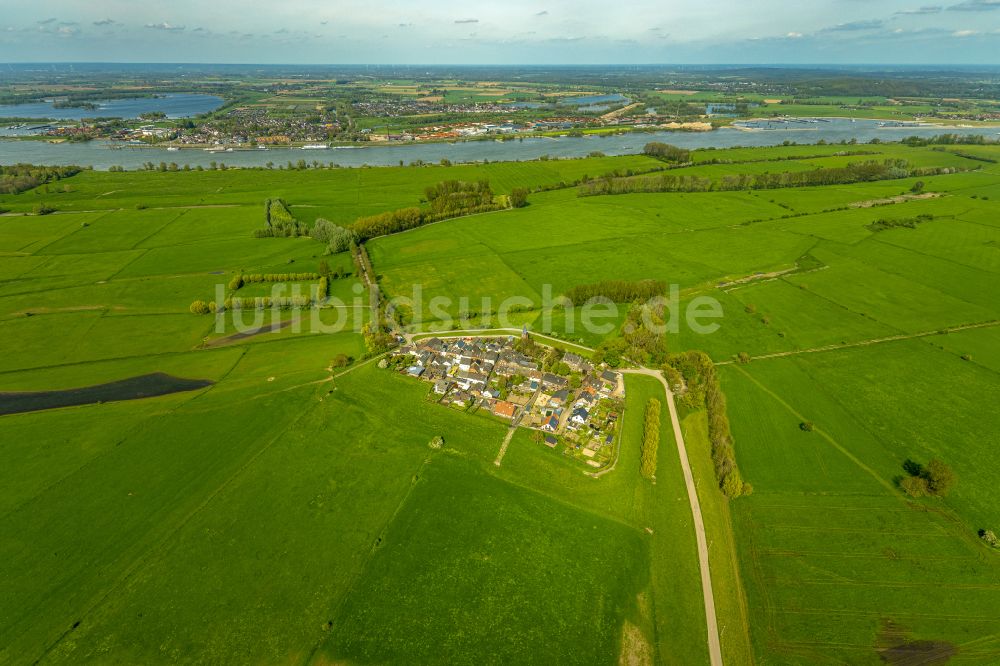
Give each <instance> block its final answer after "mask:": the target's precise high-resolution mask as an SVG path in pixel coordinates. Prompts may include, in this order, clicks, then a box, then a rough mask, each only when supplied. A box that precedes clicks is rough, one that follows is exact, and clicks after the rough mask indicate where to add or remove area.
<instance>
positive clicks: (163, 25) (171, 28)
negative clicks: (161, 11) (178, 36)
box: [146, 23, 184, 31]
mask: <svg viewBox="0 0 1000 666" xmlns="http://www.w3.org/2000/svg"><path fill="white" fill-rule="evenodd" d="M146 27H147V28H151V29H153V30H168V31H175V30H176V31H181V30H183V29H184V26H182V25H173V24H170V23H147V24H146Z"/></svg>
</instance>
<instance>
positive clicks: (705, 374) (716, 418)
mask: <svg viewBox="0 0 1000 666" xmlns="http://www.w3.org/2000/svg"><path fill="white" fill-rule="evenodd" d="M669 368H670V369H672V372H671V371H670V370H668V372H667V374H668V376H676V375H677V374H678V373H679V375H680V376H681V378H683V382H684V385H685V386H686V392H685V393H684V394H683V395H682V399H681V400H682V402H683V403H684V404H685V405H686V406H688V407H690V408H699V407H701V406H704V407H705V410H706V413H707V416H708V438H709V441H710V442H711V444H712V464H713V467H714V468H715V479H716V481H717V482H718V484H719V489H720V490H722V492H723V493H724V494H725V495H726V497H730V498H733V497H739V496H741V495H749V494H750V493H752V492H753V486H751V485H750V484H749V483H748V482H746V481H744V480H743V476H742V474H741V473H740V469H739V467H738V466H737V464H736V452H735V449H734V448H733V435H732V432H731V431H730V428H729V415H728V414H727V412H726V395H725V394H724V393H723V392H722V388H721V386H720V385H719V378H718V375H717V374H716V371H715V364H714V363H712V359H710V358H709V357H708V354H705V353H704V352H700V351H689V352H685V353H683V354H675V355H674V356H672V357H671V358H670V361H669Z"/></svg>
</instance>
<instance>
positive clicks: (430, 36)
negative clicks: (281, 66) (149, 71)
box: [0, 0, 1000, 64]
mask: <svg viewBox="0 0 1000 666" xmlns="http://www.w3.org/2000/svg"><path fill="white" fill-rule="evenodd" d="M921 1H922V0H915V1H908V0H796V1H788V0H740V1H735V0H622V1H620V2H607V1H604V2H596V1H592V0H551V1H550V0H533V1H531V2H528V1H525V0H505V1H504V2H495V1H493V2H475V1H470V0H466V1H464V2H458V1H453V0H408V1H404V0H278V1H277V2H263V1H258V0H210V1H207V0H170V1H169V2H164V1H157V0H144V1H143V0H31V1H30V2H29V1H27V0H0V5H2V11H0V62H37V61H98V62H106V61H107V62H111V61H114V62H127V61H132V62H235V63H318V64H323V63H393V64H396V63H420V64H437V63H477V64H483V63H496V64H522V63H529V64H530V63H588V64H592V63H900V64H923V63H940V64H998V63H1000V0H951V1H950V2H947V1H946V2H943V3H942V4H921ZM923 1H927V0H923ZM930 1H931V2H934V1H939V0H930Z"/></svg>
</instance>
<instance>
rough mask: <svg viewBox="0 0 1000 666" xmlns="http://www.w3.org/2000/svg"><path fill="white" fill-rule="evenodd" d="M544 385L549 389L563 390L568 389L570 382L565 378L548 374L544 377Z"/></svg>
mask: <svg viewBox="0 0 1000 666" xmlns="http://www.w3.org/2000/svg"><path fill="white" fill-rule="evenodd" d="M542 385H543V386H545V388H549V389H561V388H566V386H568V385H569V381H568V380H567V379H566V378H565V377H560V376H559V375H554V374H552V373H551V372H546V373H545V374H543V375H542Z"/></svg>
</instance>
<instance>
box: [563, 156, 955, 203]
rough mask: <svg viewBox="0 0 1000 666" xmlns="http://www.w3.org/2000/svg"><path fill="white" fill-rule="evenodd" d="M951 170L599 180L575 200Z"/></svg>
mask: <svg viewBox="0 0 1000 666" xmlns="http://www.w3.org/2000/svg"><path fill="white" fill-rule="evenodd" d="M957 171H958V169H955V168H953V167H921V168H911V167H910V166H909V165H908V164H907V162H906V160H884V161H876V160H869V161H865V162H853V163H851V164H848V165H846V166H843V167H829V168H821V169H811V170H809V171H783V172H779V173H758V174H749V173H744V174H729V175H726V176H723V177H722V178H721V179H719V180H717V181H715V180H712V179H711V178H706V177H702V176H692V175H681V176H676V175H672V174H657V175H652V176H641V177H635V178H602V179H599V180H591V181H588V182H585V183H583V184H581V185H580V187H579V189H578V190H577V196H581V197H587V196H599V195H607V194H632V193H636V192H709V191H713V190H719V191H732V190H770V189H780V188H785V187H814V186H819V185H846V184H850V183H862V182H870V181H878V180H895V179H899V178H909V177H911V176H932V175H938V174H948V173H955V172H957Z"/></svg>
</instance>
